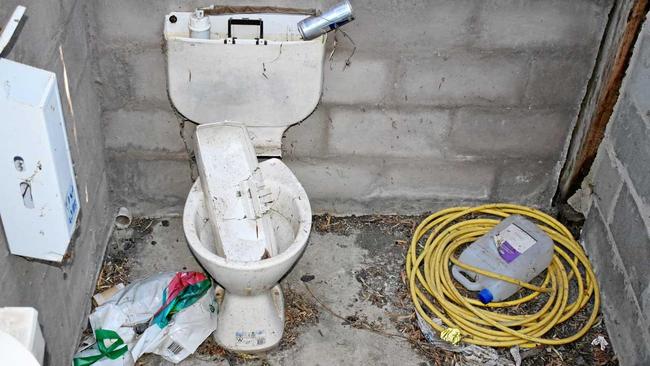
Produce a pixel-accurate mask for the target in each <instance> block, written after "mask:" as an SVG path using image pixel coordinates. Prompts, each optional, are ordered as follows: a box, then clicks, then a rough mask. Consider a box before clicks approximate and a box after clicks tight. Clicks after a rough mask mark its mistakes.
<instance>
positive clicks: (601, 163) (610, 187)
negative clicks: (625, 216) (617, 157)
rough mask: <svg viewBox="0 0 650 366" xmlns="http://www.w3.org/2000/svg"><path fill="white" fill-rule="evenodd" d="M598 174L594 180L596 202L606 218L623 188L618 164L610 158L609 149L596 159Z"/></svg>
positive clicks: (602, 151) (602, 150) (600, 153)
mask: <svg viewBox="0 0 650 366" xmlns="http://www.w3.org/2000/svg"><path fill="white" fill-rule="evenodd" d="M596 159H597V160H596V164H597V168H596V173H595V175H594V177H593V179H592V181H593V190H594V193H595V196H596V200H598V203H599V205H600V207H602V209H603V213H604V214H605V216H606V217H609V213H610V212H611V210H612V208H613V206H614V203H615V201H614V198H615V197H616V194H617V193H618V191H619V189H620V188H621V183H622V180H621V175H620V173H619V171H618V168H617V166H616V164H615V163H614V162H613V161H612V159H611V158H610V157H609V154H608V152H607V149H604V148H601V149H600V151H599V152H598V155H597V157H596Z"/></svg>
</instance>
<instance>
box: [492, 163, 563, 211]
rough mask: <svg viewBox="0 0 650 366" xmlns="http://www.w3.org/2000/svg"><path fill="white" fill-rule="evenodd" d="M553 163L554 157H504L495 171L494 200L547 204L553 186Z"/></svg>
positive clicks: (552, 191) (536, 205)
mask: <svg viewBox="0 0 650 366" xmlns="http://www.w3.org/2000/svg"><path fill="white" fill-rule="evenodd" d="M557 165H558V162H557V161H556V160H554V159H545V160H528V159H521V160H520V159H518V160H504V161H503V162H502V163H501V164H500V166H499V168H498V169H497V172H496V182H497V186H496V189H495V193H494V200H495V201H499V202H512V203H518V204H521V205H526V206H534V207H550V206H551V200H552V199H553V195H555V190H556V189H557V175H558V172H557V171H558V167H557Z"/></svg>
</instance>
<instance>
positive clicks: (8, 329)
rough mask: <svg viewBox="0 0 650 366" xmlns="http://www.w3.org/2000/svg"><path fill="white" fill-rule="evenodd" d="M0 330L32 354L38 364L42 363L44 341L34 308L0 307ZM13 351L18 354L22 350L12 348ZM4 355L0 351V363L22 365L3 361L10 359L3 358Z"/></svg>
mask: <svg viewBox="0 0 650 366" xmlns="http://www.w3.org/2000/svg"><path fill="white" fill-rule="evenodd" d="M0 332H3V333H6V334H7V335H9V336H11V337H13V338H14V339H15V340H16V341H17V342H18V343H20V345H21V346H22V347H23V348H24V350H26V351H29V353H31V354H32V355H33V356H34V360H35V361H37V362H38V363H39V364H42V363H43V355H44V352H45V341H44V340H43V334H42V333H41V327H40V325H39V323H38V311H37V310H36V309H34V308H30V307H7V308H0ZM5 341H6V339H5ZM0 343H3V346H5V347H6V346H8V345H7V344H4V342H2V341H0ZM12 347H13V346H12ZM0 349H2V347H0ZM9 349H10V348H9ZM13 352H15V356H18V355H19V354H21V352H22V350H20V349H15V348H14V349H13V350H12V353H13ZM5 356H7V355H6V353H4V352H0V365H23V363H4V362H5V361H6V362H9V360H11V357H10V358H9V359H4V358H3V357H5ZM22 357H27V356H22ZM27 358H29V357H27Z"/></svg>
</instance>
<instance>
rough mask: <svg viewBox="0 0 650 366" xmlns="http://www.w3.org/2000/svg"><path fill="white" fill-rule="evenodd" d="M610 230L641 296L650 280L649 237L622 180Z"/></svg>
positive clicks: (634, 285)
mask: <svg viewBox="0 0 650 366" xmlns="http://www.w3.org/2000/svg"><path fill="white" fill-rule="evenodd" d="M610 230H611V232H612V234H613V236H614V241H615V242H616V246H617V247H618V251H619V253H620V255H621V259H622V260H623V263H624V264H625V269H626V270H627V273H628V275H629V276H630V282H631V283H632V288H633V289H634V293H635V294H636V295H637V296H638V297H639V298H641V294H642V293H643V291H644V290H645V287H646V286H647V284H648V283H650V266H648V258H650V237H648V228H647V227H646V225H645V222H644V220H643V217H642V216H641V213H640V212H639V208H638V207H637V205H636V203H635V201H634V198H633V197H632V194H631V193H630V191H629V188H628V187H627V185H625V184H624V185H623V188H621V193H620V194H619V197H618V201H617V202H616V206H615V207H614V216H613V218H612V222H611V225H610Z"/></svg>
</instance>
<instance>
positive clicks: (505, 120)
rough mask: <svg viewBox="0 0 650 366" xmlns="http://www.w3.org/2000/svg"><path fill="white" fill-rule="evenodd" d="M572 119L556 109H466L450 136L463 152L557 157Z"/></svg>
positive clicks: (467, 153)
mask: <svg viewBox="0 0 650 366" xmlns="http://www.w3.org/2000/svg"><path fill="white" fill-rule="evenodd" d="M572 118H573V116H572V115H571V114H569V113H568V112H562V111H555V110H550V111H547V110H535V109H530V110H529V109H524V110H517V109H497V108H462V109H461V110H460V111H459V112H458V114H457V115H456V117H455V119H454V123H453V125H452V128H451V135H450V137H449V139H450V141H451V144H452V145H453V147H452V150H453V151H454V152H456V153H458V154H460V155H470V156H472V155H478V156H483V155H485V154H490V155H491V156H504V157H509V158H515V157H525V158H535V157H553V158H557V157H558V156H559V154H560V153H561V151H562V150H563V149H564V144H565V142H566V141H565V140H566V134H567V130H568V129H569V126H571V121H572Z"/></svg>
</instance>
